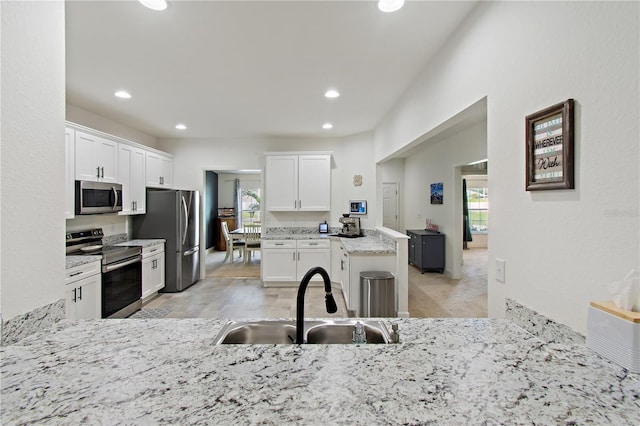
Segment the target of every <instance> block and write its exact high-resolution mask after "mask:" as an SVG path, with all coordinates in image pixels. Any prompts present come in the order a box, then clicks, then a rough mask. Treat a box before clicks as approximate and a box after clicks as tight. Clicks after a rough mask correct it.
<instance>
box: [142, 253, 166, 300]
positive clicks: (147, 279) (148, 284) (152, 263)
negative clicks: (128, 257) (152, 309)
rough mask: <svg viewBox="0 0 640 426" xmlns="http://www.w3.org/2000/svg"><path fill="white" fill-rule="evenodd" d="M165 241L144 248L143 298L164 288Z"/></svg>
mask: <svg viewBox="0 0 640 426" xmlns="http://www.w3.org/2000/svg"><path fill="white" fill-rule="evenodd" d="M164 265H165V262H164V243H163V244H156V245H153V246H150V247H144V248H143V249H142V300H143V301H144V300H145V299H148V298H149V297H150V296H153V295H155V294H156V293H157V292H158V291H160V290H162V289H163V288H164V285H165V282H164Z"/></svg>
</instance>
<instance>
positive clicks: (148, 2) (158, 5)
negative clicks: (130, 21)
mask: <svg viewBox="0 0 640 426" xmlns="http://www.w3.org/2000/svg"><path fill="white" fill-rule="evenodd" d="M138 1H139V2H140V3H142V5H143V6H146V7H148V8H149V9H153V10H165V9H166V8H167V2H166V1H165V0H138Z"/></svg>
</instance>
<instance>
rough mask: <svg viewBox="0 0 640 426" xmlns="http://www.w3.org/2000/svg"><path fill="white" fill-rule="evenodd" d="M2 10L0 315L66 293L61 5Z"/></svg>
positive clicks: (10, 5)
mask: <svg viewBox="0 0 640 426" xmlns="http://www.w3.org/2000/svg"><path fill="white" fill-rule="evenodd" d="M0 10H1V12H0V13H1V15H2V16H1V19H2V25H1V49H0V50H1V53H0V54H1V61H0V64H1V67H2V68H1V70H2V71H1V75H2V79H1V84H2V87H1V92H2V108H1V120H0V122H1V123H2V136H1V140H2V145H1V153H2V154H1V159H2V160H1V161H2V170H1V172H0V174H1V176H2V177H1V179H0V182H1V192H2V197H1V201H0V202H1V203H2V205H1V211H2V222H1V224H0V235H1V238H2V240H1V247H2V249H1V258H2V262H1V265H2V273H1V274H0V279H1V281H0V292H1V295H0V300H1V302H0V312H1V313H2V317H3V319H4V320H7V319H11V318H13V317H15V316H17V315H20V314H23V313H26V312H29V311H31V310H33V309H35V308H38V307H41V306H44V305H47V304H49V303H53V302H56V301H58V300H59V299H62V298H63V297H64V287H63V286H64V256H65V253H64V231H65V226H64V225H65V221H64V210H65V206H64V199H65V196H64V194H65V185H64V170H65V169H64V158H65V154H64V118H65V117H64V102H65V93H64V90H65V89H64V82H65V64H64V57H65V56H64V54H65V51H64V49H65V44H64V3H63V2H14V1H11V2H7V1H3V2H1V3H0Z"/></svg>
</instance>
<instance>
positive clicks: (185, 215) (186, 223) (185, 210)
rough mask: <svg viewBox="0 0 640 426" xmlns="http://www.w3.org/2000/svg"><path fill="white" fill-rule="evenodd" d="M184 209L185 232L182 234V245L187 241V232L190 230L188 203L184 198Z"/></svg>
mask: <svg viewBox="0 0 640 426" xmlns="http://www.w3.org/2000/svg"><path fill="white" fill-rule="evenodd" d="M182 209H183V210H184V231H183V233H182V245H183V246H184V243H185V241H186V240H187V230H188V229H189V212H188V211H187V201H186V200H185V199H184V196H182Z"/></svg>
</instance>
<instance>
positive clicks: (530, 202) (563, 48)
mask: <svg viewBox="0 0 640 426" xmlns="http://www.w3.org/2000/svg"><path fill="white" fill-rule="evenodd" d="M639 6H640V5H639V4H638V3H637V2H544V3H539V2H526V3H525V2H481V3H479V5H478V6H477V7H476V9H474V11H473V13H472V15H471V16H470V17H469V19H467V20H466V22H465V23H464V24H463V25H462V26H461V28H460V30H459V31H458V32H457V33H456V34H455V35H454V37H453V38H452V39H450V40H449V42H448V43H447V45H446V46H444V48H443V49H442V51H441V52H440V54H439V55H438V57H436V58H435V59H434V60H433V61H432V62H431V63H430V65H429V66H428V67H427V68H426V69H425V71H424V72H423V73H422V74H421V76H420V77H419V78H418V80H417V81H416V82H415V84H414V85H412V87H410V88H409V90H407V92H406V94H405V96H404V97H403V98H402V99H401V100H400V101H399V102H398V103H397V106H396V107H395V108H394V109H393V110H392V111H391V112H390V113H389V114H388V115H387V117H386V118H385V120H384V122H383V123H382V124H381V125H380V126H379V128H378V129H376V132H375V150H376V159H377V160H381V159H384V158H386V157H388V156H389V155H391V154H393V153H394V152H396V151H398V150H400V149H401V148H403V147H404V146H407V145H409V144H411V143H412V142H413V141H415V140H417V139H419V138H420V136H421V135H423V134H425V133H427V132H429V131H430V130H431V129H434V128H435V127H437V126H438V125H439V124H440V123H442V122H444V121H446V120H447V119H448V118H449V117H452V116H454V115H455V114H457V113H458V112H460V111H462V110H464V109H465V108H466V107H468V106H469V105H472V104H473V103H474V102H476V101H477V100H478V99H481V98H483V97H484V96H486V97H487V123H488V124H487V140H488V158H489V163H490V165H491V167H490V170H489V187H490V190H491V242H490V244H489V278H488V283H489V315H490V316H491V317H502V316H503V315H504V308H505V298H506V297H509V298H513V299H515V300H517V301H518V302H520V303H522V304H524V305H525V306H528V307H530V308H532V309H534V310H536V311H538V312H540V313H542V314H543V315H546V316H548V317H550V318H552V319H554V320H556V321H559V322H561V323H564V324H566V325H568V326H570V327H572V328H573V329H575V330H577V331H579V332H582V333H585V332H586V312H587V306H588V302H589V301H590V300H594V299H608V298H609V295H608V293H607V290H606V287H605V286H606V284H607V283H609V282H611V281H613V280H616V279H619V278H621V277H623V276H624V275H626V274H627V273H628V272H629V270H631V269H632V268H636V269H639V268H640V265H639V258H640V251H639V238H640V237H639V234H640V226H639V222H640V221H639V220H638V218H639V216H640V213H639V211H640V209H639V206H640V200H639V193H640V191H639V189H638V182H639V172H638V170H639V167H638V165H639V144H638V140H639V139H640V137H639V136H640V135H639V133H640V132H639V128H638V127H639V123H638V117H639V116H640V108H639V99H640V96H639V87H638V86H639V85H638V79H639V77H638V76H639V74H640V70H639V55H638V52H639V50H640V49H639V30H638V28H639V27H638V22H639ZM568 98H574V99H575V100H576V114H575V120H576V122H575V128H576V132H575V140H576V148H575V164H576V179H575V181H576V189H574V190H556V191H541V192H527V191H525V189H524V176H525V172H524V159H525V142H524V118H525V116H527V115H528V114H531V113H534V112H536V111H539V110H541V109H543V108H545V107H547V106H550V105H553V104H555V103H558V102H561V101H564V100H566V99H568ZM407 214H408V215H409V217H410V216H411V214H410V213H407ZM434 216H435V214H434ZM407 226H409V224H407ZM496 257H499V258H503V259H505V260H506V283H505V284H502V283H498V282H496V280H495V270H494V267H493V265H494V262H495V258H496Z"/></svg>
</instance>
